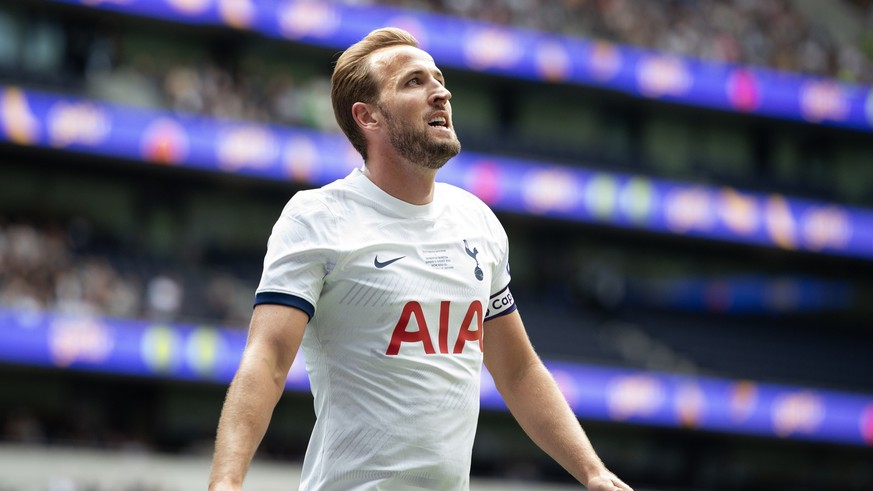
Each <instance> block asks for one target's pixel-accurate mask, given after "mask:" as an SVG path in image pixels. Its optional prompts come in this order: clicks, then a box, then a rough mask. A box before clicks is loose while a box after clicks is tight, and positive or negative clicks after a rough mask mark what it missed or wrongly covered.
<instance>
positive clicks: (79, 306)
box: [0, 219, 255, 326]
mask: <svg viewBox="0 0 873 491" xmlns="http://www.w3.org/2000/svg"><path fill="white" fill-rule="evenodd" d="M87 229H89V226H88V225H87V223H86V222H83V221H82V220H81V219H77V220H73V221H72V222H71V223H70V225H69V226H68V227H67V228H66V229H65V228H62V227H58V226H36V225H33V224H31V223H10V224H6V225H3V224H2V221H0V307H7V308H14V309H27V310H54V311H58V312H65V313H70V314H81V315H109V316H114V317H145V318H148V319H152V320H157V321H163V322H169V321H176V320H197V321H210V322H217V323H221V324H224V325H229V326H245V325H246V324H247V322H248V317H249V315H250V314H251V300H252V294H253V293H252V292H254V287H255V285H253V284H251V282H250V281H249V282H247V281H243V280H241V279H239V278H237V277H235V276H233V275H231V274H228V273H217V272H212V269H211V268H219V267H220V265H195V266H194V267H193V268H192V269H194V270H195V272H194V273H193V275H194V281H192V282H189V283H190V284H187V285H186V282H184V281H183V280H182V279H181V278H179V277H178V276H177V275H175V274H171V273H166V272H163V271H155V270H153V269H152V268H153V267H151V266H149V265H150V264H152V258H138V257H127V258H126V261H127V262H132V263H134V264H136V265H137V268H136V270H137V271H138V273H137V274H134V273H133V272H132V271H126V272H124V271H122V269H121V268H119V267H118V266H117V265H116V264H114V263H113V261H112V260H111V259H110V257H108V256H105V255H102V254H98V253H96V252H89V251H88V249H89V245H88V243H87V238H86V237H87V235H88V233H87V231H86V230H87ZM74 245H75V247H74ZM80 249H81V250H80ZM128 269H129V268H128ZM180 269H182V268H181V266H180V265H169V267H168V270H180ZM216 271H217V269H216ZM142 285H145V288H143V287H142ZM196 285H204V286H203V287H202V290H203V291H202V292H201V293H196V292H195V293H194V294H192V295H191V296H192V298H200V297H202V298H205V299H206V302H205V305H206V306H205V308H204V307H202V306H199V305H196V302H190V303H192V304H195V305H186V293H185V292H186V288H190V287H193V286H196Z"/></svg>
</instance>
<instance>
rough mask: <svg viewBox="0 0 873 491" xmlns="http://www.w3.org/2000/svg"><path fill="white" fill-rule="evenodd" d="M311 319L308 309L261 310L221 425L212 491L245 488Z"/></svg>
mask: <svg viewBox="0 0 873 491" xmlns="http://www.w3.org/2000/svg"><path fill="white" fill-rule="evenodd" d="M308 320H309V319H308V318H307V316H306V314H305V313H304V312H303V311H301V310H298V309H295V308H292V307H285V306H281V305H266V304H265V305H258V306H257V307H255V310H254V313H253V314H252V322H251V326H250V327H249V337H248V341H247V342H246V347H245V350H244V351H243V356H242V360H241V361H240V365H239V369H238V370H237V372H236V375H235V376H234V378H233V381H232V382H231V384H230V388H229V389H228V391H227V398H226V399H225V401H224V407H223V408H222V410H221V419H220V420H219V422H218V434H217V436H216V439H215V454H214V456H213V458H212V475H211V476H210V478H209V489H210V491H219V490H241V489H242V482H243V478H244V477H245V474H246V471H247V470H248V468H249V464H250V463H251V460H252V457H253V456H254V454H255V450H256V449H257V447H258V445H259V444H260V443H261V439H262V438H263V437H264V434H265V433H266V431H267V426H268V425H269V423H270V418H271V417H272V415H273V409H274V408H275V407H276V403H277V402H279V398H280V397H281V396H282V392H283V391H284V388H285V379H286V378H287V376H288V370H289V369H290V368H291V364H292V363H293V362H294V357H295V356H296V355H297V349H298V348H299V347H300V341H301V340H302V339H303V331H304V328H305V327H306V324H307V322H308Z"/></svg>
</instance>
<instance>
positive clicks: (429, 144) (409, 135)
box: [380, 108, 461, 170]
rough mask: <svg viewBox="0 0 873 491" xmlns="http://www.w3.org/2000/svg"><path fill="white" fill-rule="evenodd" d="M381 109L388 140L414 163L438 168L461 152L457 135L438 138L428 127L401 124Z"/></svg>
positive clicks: (428, 167)
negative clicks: (423, 128) (385, 123)
mask: <svg viewBox="0 0 873 491" xmlns="http://www.w3.org/2000/svg"><path fill="white" fill-rule="evenodd" d="M380 110H381V112H382V114H383V115H384V116H385V119H386V121H387V122H388V140H389V141H390V142H391V145H392V146H393V147H394V148H395V149H396V150H397V153H399V154H400V156H401V157H403V158H404V159H406V160H408V161H409V162H411V163H412V164H414V165H418V166H421V167H424V168H426V169H433V170H437V169H440V168H442V166H444V165H445V164H446V162H448V161H449V159H451V158H452V157H454V156H455V155H458V153H460V152H461V142H460V141H459V140H458V138H457V137H455V138H452V139H450V140H437V139H435V138H432V137H431V136H430V135H428V134H427V130H426V129H425V130H417V129H415V128H414V127H412V125H404V124H401V123H400V122H399V121H398V119H397V118H394V117H393V115H392V114H391V113H390V112H388V111H386V110H385V108H380Z"/></svg>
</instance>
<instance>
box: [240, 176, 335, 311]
mask: <svg viewBox="0 0 873 491" xmlns="http://www.w3.org/2000/svg"><path fill="white" fill-rule="evenodd" d="M302 194H303V193H298V194H297V195H295V197H294V198H292V199H291V201H289V203H288V205H287V206H286V207H285V210H283V212H282V215H281V216H280V217H279V220H278V221H277V222H276V224H275V225H274V226H273V231H272V234H271V235H270V239H269V240H268V241H267V253H266V255H265V256H264V270H263V273H262V275H261V281H260V284H259V285H258V288H257V291H256V293H255V305H260V304H279V305H287V306H289V307H295V308H298V309H300V310H302V311H304V312H305V313H306V314H307V315H308V316H309V317H310V318H312V316H313V315H315V307H316V305H317V303H318V298H319V296H320V295H321V289H322V287H323V285H324V277H325V276H326V275H327V273H328V271H329V270H330V268H331V266H332V265H333V264H335V263H336V261H335V257H336V252H335V250H334V249H333V248H332V247H330V245H329V244H328V243H327V241H326V240H325V238H326V237H329V236H330V233H329V231H327V230H326V229H328V228H330V225H331V224H332V223H333V222H334V220H333V216H332V215H331V214H330V212H329V211H328V210H327V208H326V207H325V206H323V205H321V204H320V203H318V202H317V201H316V200H313V199H309V198H306V197H300V196H301V195H302ZM298 197H299V198H298Z"/></svg>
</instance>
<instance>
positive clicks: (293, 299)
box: [255, 292, 315, 319]
mask: <svg viewBox="0 0 873 491" xmlns="http://www.w3.org/2000/svg"><path fill="white" fill-rule="evenodd" d="M265 303H266V304H274V305H285V306H287V307H294V308H296V309H300V310H302V311H303V312H305V313H306V315H307V316H309V318H310V319H312V316H313V315H315V307H314V306H313V305H312V304H311V303H309V302H308V301H306V300H304V299H302V298H300V297H298V296H297V295H291V294H288V293H280V292H259V293H257V294H255V306H258V305H261V304H265Z"/></svg>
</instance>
